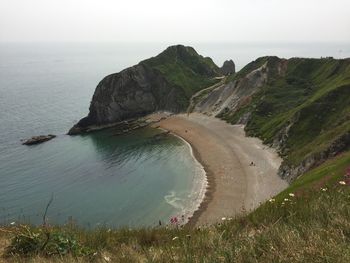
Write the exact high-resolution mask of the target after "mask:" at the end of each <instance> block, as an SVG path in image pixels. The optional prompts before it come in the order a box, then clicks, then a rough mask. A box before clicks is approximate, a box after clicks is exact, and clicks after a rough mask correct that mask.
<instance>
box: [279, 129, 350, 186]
mask: <svg viewBox="0 0 350 263" xmlns="http://www.w3.org/2000/svg"><path fill="white" fill-rule="evenodd" d="M346 150H350V132H347V133H345V134H343V135H342V136H340V137H338V138H336V139H335V140H334V141H333V142H332V144H331V145H330V146H329V147H327V148H326V149H325V150H323V151H321V152H318V153H315V154H311V155H309V156H307V157H306V158H305V159H304V160H303V161H302V162H301V163H300V164H299V165H296V166H295V165H290V164H288V163H287V162H285V161H284V162H283V163H282V165H281V167H280V168H279V170H278V175H279V176H280V177H281V178H283V179H285V180H287V181H288V182H292V181H293V180H294V179H295V178H297V177H298V176H300V175H302V174H303V173H305V172H307V171H309V170H310V169H311V168H313V167H316V166H318V165H320V164H322V163H323V162H324V161H326V160H327V159H329V158H332V157H335V156H336V155H338V154H340V153H342V152H344V151H346Z"/></svg>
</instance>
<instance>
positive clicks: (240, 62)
mask: <svg viewBox="0 0 350 263" xmlns="http://www.w3.org/2000/svg"><path fill="white" fill-rule="evenodd" d="M175 44H176V43H175ZM168 45H170V44H151V43H149V44H115V43H99V44H98V43H70V44H68V43H26V44H18V43H2V44H0V224H1V223H2V224H7V223H10V222H13V221H15V222H18V221H25V222H30V223H33V224H40V223H41V222H42V215H43V212H44V210H45V206H46V204H47V203H48V201H49V200H50V198H51V196H53V202H52V205H51V206H50V208H49V210H48V218H49V222H51V223H58V224H63V223H66V222H68V221H71V220H73V221H75V222H76V223H77V224H79V225H82V226H89V227H96V226H100V225H107V226H116V227H118V226H154V225H157V224H158V220H161V221H163V222H168V220H169V218H170V217H171V216H181V215H182V214H185V215H186V216H187V215H189V214H191V212H193V210H194V209H195V208H196V207H197V206H198V204H199V201H200V199H201V197H202V196H203V188H204V187H205V184H206V182H205V178H204V174H203V169H202V167H201V166H200V164H198V162H196V161H195V159H194V158H193V156H192V155H191V150H190V147H189V145H187V144H186V143H184V142H183V141H182V140H180V139H178V138H176V137H173V136H168V137H164V138H162V139H160V140H156V139H154V135H155V134H156V133H157V132H158V131H156V130H154V129H143V130H139V131H136V132H134V133H132V134H128V135H124V136H114V135H113V129H109V130H104V131H100V132H96V133H92V134H89V135H83V136H74V137H70V136H67V135H65V133H66V132H67V131H68V129H69V128H70V127H71V126H72V125H73V124H74V123H76V122H77V121H78V120H79V119H80V118H81V117H83V116H86V114H87V113H88V107H89V102H90V100H91V97H92V95H93V92H94V90H95V87H96V85H97V83H98V82H99V81H100V80H101V79H102V78H103V77H104V76H105V75H107V74H110V73H114V72H118V71H120V70H122V69H123V68H125V67H128V66H131V65H134V64H136V63H137V62H139V61H140V60H142V59H146V58H148V57H151V56H154V55H156V54H158V53H160V52H161V51H162V50H164V49H165V48H166V46H168ZM189 45H192V46H194V47H195V48H196V50H197V51H198V52H199V53H200V54H203V55H205V56H210V57H212V58H213V59H214V61H215V62H216V63H217V64H218V65H221V64H222V63H223V61H224V60H226V59H228V58H231V59H233V60H234V61H235V62H236V67H237V69H240V68H242V67H243V66H244V65H245V64H247V63H248V62H250V61H252V60H254V59H256V58H257V57H259V56H264V55H278V56H280V57H287V58H288V57H293V56H304V57H321V56H333V57H337V58H338V57H349V56H350V48H349V47H350V45H348V44H346V43H339V44H325V43H323V44H322V43H321V44H320V43H309V44H289V45H287V44H273V45H272V44H267V43H265V44H264V43H260V44H259V43H257V44H251V43H250V44H249V43H248V44H244V43H240V44H228V43H227V44H213V43H199V44H189ZM48 133H53V134H56V135H58V137H57V138H55V139H54V140H52V141H49V142H46V143H44V144H41V145H37V146H31V147H27V146H23V145H21V143H20V140H21V139H25V138H29V137H31V136H33V135H39V134H48Z"/></svg>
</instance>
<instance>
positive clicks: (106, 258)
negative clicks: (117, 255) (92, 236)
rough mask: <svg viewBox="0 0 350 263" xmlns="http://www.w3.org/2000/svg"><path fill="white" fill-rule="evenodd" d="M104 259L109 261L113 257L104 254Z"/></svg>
mask: <svg viewBox="0 0 350 263" xmlns="http://www.w3.org/2000/svg"><path fill="white" fill-rule="evenodd" d="M103 259H104V260H106V261H107V262H109V261H111V258H110V257H107V256H103Z"/></svg>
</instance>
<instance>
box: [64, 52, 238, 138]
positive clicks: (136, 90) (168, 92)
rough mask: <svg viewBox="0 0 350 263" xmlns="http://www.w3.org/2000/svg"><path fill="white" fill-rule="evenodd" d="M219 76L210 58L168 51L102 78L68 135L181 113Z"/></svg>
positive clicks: (219, 71)
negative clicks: (83, 114) (157, 114)
mask: <svg viewBox="0 0 350 263" xmlns="http://www.w3.org/2000/svg"><path fill="white" fill-rule="evenodd" d="M232 63H233V62H232ZM221 75H222V73H221V69H220V68H218V67H217V66H216V65H215V63H214V62H213V61H212V60H211V59H210V58H205V57H203V56H201V55H199V54H198V53H197V52H196V51H195V50H194V49H193V48H192V47H185V46H182V45H177V46H171V47H168V48H167V49H166V50H165V51H163V52H162V53H160V54H159V55H158V56H156V57H153V58H150V59H147V60H144V61H141V62H140V63H139V64H137V65H135V66H133V67H130V68H127V69H125V70H123V71H121V72H119V73H115V74H111V75H109V76H106V77H105V78H104V79H103V80H102V81H101V82H100V83H99V84H98V86H97V87H96V90H95V93H94V95H93V98H92V101H91V104H90V108H89V114H88V116H87V117H85V118H83V119H81V120H80V121H79V122H78V123H77V124H76V125H75V126H74V127H73V128H72V129H71V130H70V131H69V133H68V134H71V135H72V134H78V133H81V132H86V131H88V130H89V128H90V127H91V126H104V125H109V124H113V123H118V122H121V121H124V120H127V119H133V118H138V117H143V116H145V115H147V114H149V113H152V112H155V111H161V110H163V111H171V112H175V113H177V112H184V111H185V110H186V109H187V107H188V105H189V101H190V98H191V96H192V95H193V94H194V93H195V92H197V91H199V90H201V89H204V88H207V87H208V86H210V85H212V84H214V83H215V82H218V81H219V80H218V79H217V78H216V77H218V76H221Z"/></svg>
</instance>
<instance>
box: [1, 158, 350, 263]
mask: <svg viewBox="0 0 350 263" xmlns="http://www.w3.org/2000/svg"><path fill="white" fill-rule="evenodd" d="M347 169H350V152H347V153H344V154H342V155H339V156H337V157H335V158H333V159H331V160H329V161H327V162H326V163H324V164H323V165H321V166H320V167H318V168H316V169H314V170H311V171H309V172H308V173H306V174H304V175H303V176H302V177H300V178H299V179H298V180H296V181H295V182H293V184H292V185H291V186H290V187H289V188H288V189H287V190H285V191H284V192H283V193H281V194H279V195H278V196H277V197H276V198H274V199H271V200H270V201H268V202H267V203H265V204H263V205H262V206H261V207H260V208H258V209H257V210H255V211H254V212H252V213H250V214H248V215H246V216H242V217H239V218H233V219H231V218H226V220H223V221H222V223H221V224H216V225H213V226H209V227H205V228H196V229H190V228H177V227H175V226H172V227H168V228H155V229H134V230H129V229H119V230H109V229H98V230H81V229H78V228H76V227H74V226H66V227H60V228H55V227H47V228H29V227H23V226H19V227H15V226H14V227H6V228H5V227H4V228H0V244H2V250H0V253H2V259H3V261H4V262H25V261H27V262H67V261H68V262H70V261H79V262H89V261H90V262H349V261H350V174H349V175H348V176H346V170H347ZM339 182H341V183H339ZM344 183H345V185H344ZM48 237H49V238H48ZM44 244H46V245H44ZM5 245H6V246H7V248H6V249H5V248H4V247H5ZM0 261H1V260H0Z"/></svg>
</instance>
